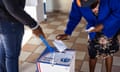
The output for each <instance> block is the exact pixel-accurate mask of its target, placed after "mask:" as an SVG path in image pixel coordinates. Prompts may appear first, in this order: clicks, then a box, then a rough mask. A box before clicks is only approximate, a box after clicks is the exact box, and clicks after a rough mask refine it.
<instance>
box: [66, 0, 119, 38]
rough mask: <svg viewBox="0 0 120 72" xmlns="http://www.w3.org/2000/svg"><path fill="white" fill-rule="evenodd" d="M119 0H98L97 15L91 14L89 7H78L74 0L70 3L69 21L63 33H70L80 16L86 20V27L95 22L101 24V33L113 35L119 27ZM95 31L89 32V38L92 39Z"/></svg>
mask: <svg viewBox="0 0 120 72" xmlns="http://www.w3.org/2000/svg"><path fill="white" fill-rule="evenodd" d="M119 3H120V0H100V6H99V11H98V12H99V13H98V17H97V18H96V16H95V15H94V14H93V12H92V9H91V8H90V7H79V6H78V5H77V2H76V0H74V1H73V3H72V8H71V12H70V15H69V21H68V23H67V27H66V30H65V33H66V34H68V35H71V34H72V32H73V30H74V29H75V27H76V26H77V25H78V24H79V22H80V20H81V17H84V18H85V19H86V21H87V26H86V29H88V28H90V27H91V26H96V25H97V24H103V25H104V28H103V30H102V33H103V34H104V35H106V36H107V37H108V38H111V37H113V36H114V35H115V34H116V33H117V31H118V30H119V28H120V4H119ZM95 34H96V33H95V32H92V33H89V36H90V39H94V37H95Z"/></svg>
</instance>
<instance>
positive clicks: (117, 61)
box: [113, 56, 120, 66]
mask: <svg viewBox="0 0 120 72" xmlns="http://www.w3.org/2000/svg"><path fill="white" fill-rule="evenodd" d="M113 65H115V66H120V57H116V56H114V60H113Z"/></svg>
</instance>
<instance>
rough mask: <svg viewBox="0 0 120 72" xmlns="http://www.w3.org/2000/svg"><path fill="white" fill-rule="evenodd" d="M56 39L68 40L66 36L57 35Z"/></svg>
mask: <svg viewBox="0 0 120 72" xmlns="http://www.w3.org/2000/svg"><path fill="white" fill-rule="evenodd" d="M56 39H58V40H68V39H69V36H68V35H67V34H59V35H57V36H56Z"/></svg>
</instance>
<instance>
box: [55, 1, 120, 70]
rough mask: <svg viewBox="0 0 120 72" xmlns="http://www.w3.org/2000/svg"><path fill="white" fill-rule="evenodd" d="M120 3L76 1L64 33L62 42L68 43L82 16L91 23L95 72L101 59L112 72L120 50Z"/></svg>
mask: <svg viewBox="0 0 120 72" xmlns="http://www.w3.org/2000/svg"><path fill="white" fill-rule="evenodd" d="M119 3H120V0H73V3H72V7H71V11H70V15H69V20H68V23H67V26H66V29H65V31H64V32H65V33H64V34H59V35H57V36H56V39H58V40H67V39H69V38H70V36H71V35H72V32H73V31H74V29H75V28H76V26H77V25H78V23H79V21H80V20H81V17H84V18H85V19H86V21H87V25H86V32H88V35H89V40H88V53H89V69H90V72H94V70H95V65H96V62H97V58H98V57H100V58H101V57H102V58H104V59H105V64H106V72H111V71H112V63H113V55H114V53H116V52H117V51H118V50H119V42H118V38H117V35H118V32H119V30H120V4H119Z"/></svg>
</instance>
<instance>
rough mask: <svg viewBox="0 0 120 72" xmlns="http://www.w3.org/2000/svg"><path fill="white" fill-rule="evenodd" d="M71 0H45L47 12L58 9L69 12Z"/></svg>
mask: <svg viewBox="0 0 120 72" xmlns="http://www.w3.org/2000/svg"><path fill="white" fill-rule="evenodd" d="M71 4H72V0H47V12H50V11H53V10H60V11H62V12H69V11H70V9H71Z"/></svg>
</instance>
